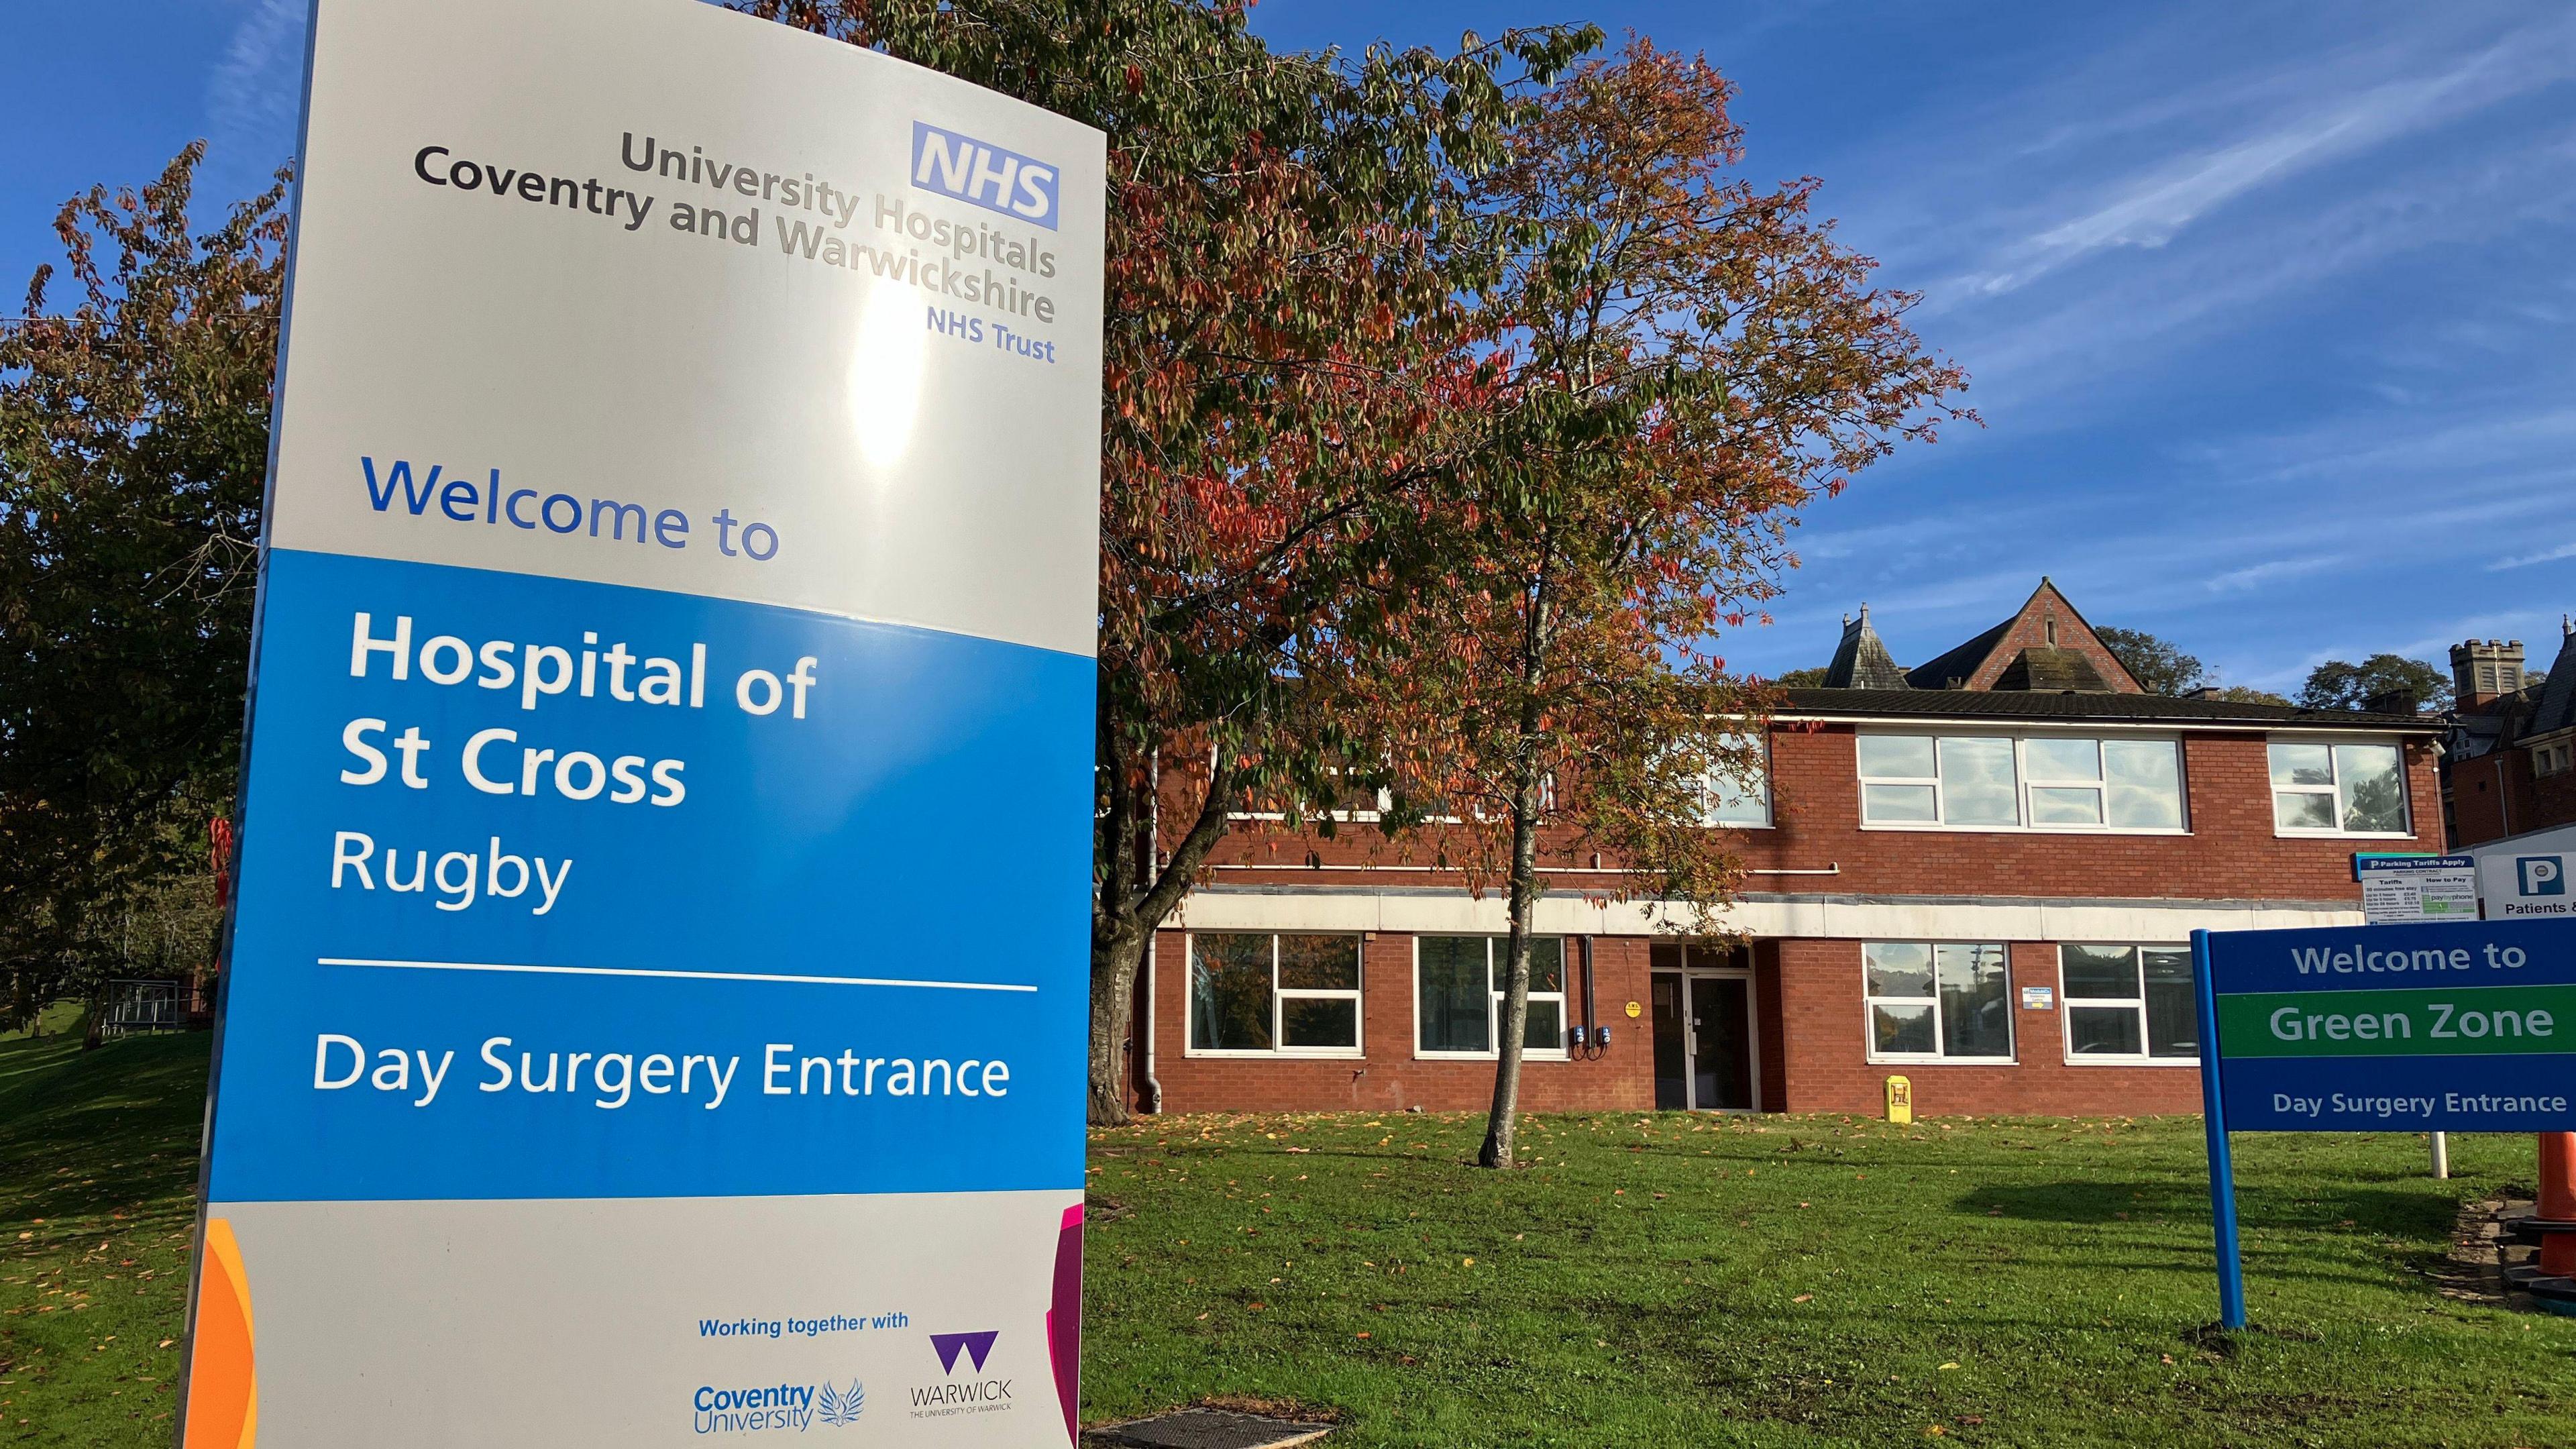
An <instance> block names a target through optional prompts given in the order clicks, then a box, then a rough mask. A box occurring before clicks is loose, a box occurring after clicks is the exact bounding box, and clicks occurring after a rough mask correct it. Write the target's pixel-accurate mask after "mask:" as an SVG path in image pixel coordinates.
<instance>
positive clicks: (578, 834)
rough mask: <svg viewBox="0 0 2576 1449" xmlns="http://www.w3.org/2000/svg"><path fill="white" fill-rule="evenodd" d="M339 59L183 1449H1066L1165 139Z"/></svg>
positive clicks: (277, 537)
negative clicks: (1100, 810) (1114, 489)
mask: <svg viewBox="0 0 2576 1449" xmlns="http://www.w3.org/2000/svg"><path fill="white" fill-rule="evenodd" d="M310 44H311V51H310V56H309V61H308V65H309V76H308V93H307V101H306V113H305V131H304V144H303V149H302V152H301V157H300V165H299V168H298V179H299V190H298V196H297V211H296V222H295V228H294V233H293V241H292V247H293V252H292V257H291V271H290V275H291V276H292V279H293V280H292V286H291V293H290V297H289V314H288V315H289V325H288V342H287V345H286V347H285V350H284V356H283V358H282V360H281V376H280V384H279V402H278V413H277V419H276V442H275V449H276V451H275V456H274V462H273V467H272V476H271V479H270V504H269V513H268V523H269V537H268V545H269V546H268V548H267V551H266V553H265V556H264V560H263V574H262V581H261V595H260V623H259V628H258V633H257V640H256V645H255V649H256V661H257V662H256V665H255V668H254V679H253V690H254V700H255V703H254V709H253V712H252V717H251V723H250V741H249V745H248V749H247V758H246V767H245V784H244V792H243V804H242V837H241V839H242V849H241V859H240V865H239V872H238V880H239V888H238V894H237V910H236V918H235V921H234V924H233V926H232V932H231V936H230V941H229V946H228V955H227V964H226V969H225V974H224V982H223V1001H222V1003H221V1031H220V1036H219V1042H220V1046H219V1049H218V1053H217V1060H216V1068H215V1081H214V1087H213V1093H214V1100H213V1105H212V1110H211V1112H210V1114H209V1128H208V1138H207V1154H206V1168H205V1174H206V1175H205V1184H204V1186H205V1191H204V1202H205V1207H204V1221H203V1225H202V1248H203V1250H202V1251H201V1252H200V1253H199V1254H198V1256H197V1264H198V1282H197V1285H196V1291H195V1293H194V1295H193V1298H192V1303H193V1305H194V1308H193V1315H192V1320H191V1342H190V1349H189V1360H188V1361H189V1366H190V1369H189V1379H188V1385H187V1398H186V1405H185V1412H184V1416H183V1425H184V1427H183V1431H182V1432H183V1435H184V1443H185V1444H186V1445H188V1446H190V1449H211V1446H221V1449H240V1446H245V1445H248V1444H250V1443H251V1442H253V1437H254V1435H255V1437H256V1441H257V1443H258V1444H259V1445H260V1446H261V1449H297V1446H321V1445H332V1446H337V1445H348V1444H367V1445H372V1446H433V1445H436V1446H450V1445H457V1444H495V1443H514V1444H558V1445H588V1444H600V1445H606V1444H616V1445H621V1446H623V1445H660V1444H671V1445H677V1444H684V1443H702V1442H707V1441H708V1440H709V1439H710V1438H711V1437H722V1436H727V1435H733V1434H742V1433H751V1434H757V1433H763V1432H769V1431H777V1430H786V1431H790V1432H793V1433H796V1434H798V1435H800V1436H801V1435H803V1434H805V1433H808V1432H811V1433H816V1434H822V1435H825V1436H827V1437H828V1436H830V1435H835V1434H840V1433H844V1432H850V1431H855V1432H851V1442H853V1443H857V1442H862V1439H861V1437H860V1436H862V1435H864V1442H868V1443H895V1444H923V1445H955V1446H983V1445H1032V1444H1054V1445H1063V1444H1066V1443H1068V1442H1069V1440H1070V1438H1071V1434H1072V1427H1073V1413H1074V1407H1073V1406H1074V1404H1075V1402H1076V1396H1077V1389H1076V1383H1075V1376H1076V1344H1077V1336H1078V1311H1079V1297H1080V1290H1079V1284H1080V1258H1079V1253H1080V1221H1081V1211H1082V1209H1081V1203H1082V1173H1083V1161H1082V1157H1083V1129H1082V1119H1083V1104H1084V1097H1085V1069H1084V1063H1085V1055H1086V1054H1085V1050H1084V1040H1085V1030H1086V1025H1087V1022H1088V1017H1089V1003H1088V989H1087V983H1088V959H1089V956H1088V929H1087V922H1088V909H1089V887H1090V860H1091V768H1092V745H1091V735H1092V718H1093V676H1094V668H1095V663H1094V657H1093V656H1094V637H1093V632H1094V626H1095V619H1096V601H1095V591H1096V579H1097V553H1096V539H1097V517H1098V499H1099V471H1098V470H1099V411H1100V400H1099V399H1100V316H1101V311H1100V309H1101V246H1102V221H1103V159H1104V152H1103V141H1102V138H1101V136H1100V135H1099V133H1097V132H1096V131H1092V130H1090V129H1088V128H1085V127H1081V126H1078V125H1075V124H1073V123H1071V122H1068V121H1065V120H1063V119H1062V118H1059V117H1056V116H1052V115H1049V114H1046V113H1045V112H1042V111H1039V110H1037V109H1035V108H1033V107H1029V106H1026V105H1023V104H1020V103H1018V102H1014V101H1011V100H1008V99H1006V98H1004V97H1000V96H997V95H994V94H992V93H989V92H986V91H982V90H978V89H976V88H974V87H972V86H968V85H966V84H964V83H962V82H959V81H956V80H954V79H952V78H949V77H946V76H941V75H938V74H935V73H933V72H930V71H926V70H922V69H920V68H917V67H913V66H909V65H905V64H902V63H900V62H897V61H894V60H891V59H888V58H886V57H884V56H880V55H876V54H872V53H870V52H867V51H865V50H862V49H859V48H857V47H854V46H849V45H844V44H840V43H837V42H833V41H829V40H825V39H822V38H819V37H816V36H812V35H807V34H803V33H800V32H797V31H794V30H791V29H789V28H787V27H784V26H780V25H775V24H771V23H769V22H766V21H762V20H758V19H755V18H753V17H750V16H746V15H742V14H737V13H732V12H728V11H725V10H721V9H718V8H716V7H713V6H708V5H704V4H699V3H695V0H548V3H546V4H543V5H530V4H526V3H523V0H440V3H438V4H435V5H431V4H397V3H385V0H321V3H320V4H319V5H318V6H317V7H316V9H315V11H314V29H313V33H312V39H311V42H310Z"/></svg>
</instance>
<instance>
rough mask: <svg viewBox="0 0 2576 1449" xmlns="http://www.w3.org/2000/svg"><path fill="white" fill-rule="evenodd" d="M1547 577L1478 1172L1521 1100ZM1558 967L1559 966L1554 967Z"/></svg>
mask: <svg viewBox="0 0 2576 1449" xmlns="http://www.w3.org/2000/svg"><path fill="white" fill-rule="evenodd" d="M1545 579H1546V572H1545V569H1544V566H1542V569H1541V572H1540V582H1539V584H1538V585H1537V587H1535V588H1533V589H1532V591H1531V596H1530V601H1529V612H1528V614H1527V616H1526V617H1527V619H1528V621H1529V622H1528V623H1527V625H1526V626H1524V629H1523V632H1522V635H1521V678H1520V685H1521V699H1520V706H1521V707H1520V718H1519V720H1518V721H1516V723H1515V730H1516V733H1517V738H1516V739H1515V740H1514V741H1513V758H1512V879H1511V934H1510V935H1509V936H1508V937H1507V938H1506V940H1505V945H1504V952H1503V956H1504V960H1505V963H1506V967H1505V972H1504V977H1503V1019H1502V1023H1501V1025H1500V1026H1499V1027H1498V1028H1497V1030H1499V1032H1500V1033H1501V1035H1502V1040H1500V1041H1498V1042H1496V1043H1494V1107H1493V1111H1492V1112H1491V1113H1490V1114H1488V1115H1487V1117H1486V1119H1485V1145H1484V1147H1483V1149H1482V1150H1480V1151H1479V1152H1477V1154H1476V1165H1477V1166H1479V1167H1509V1166H1511V1165H1512V1136H1513V1129H1514V1127H1515V1126H1516V1125H1517V1123H1518V1117H1517V1114H1518V1112H1519V1111H1520V1100H1521V1049H1522V1038H1523V1036H1525V1035H1526V1034H1527V1033H1528V1031H1529V987H1530V917H1531V916H1532V915H1533V914H1534V913H1535V909H1536V907H1537V905H1538V823H1539V816H1540V813H1541V811H1540V803H1541V802H1540V797H1541V795H1542V793H1543V792H1544V790H1545V787H1546V773H1545V770H1544V769H1543V761H1542V759H1541V755H1540V750H1539V743H1540V741H1539V734H1540V723H1541V720H1542V719H1543V716H1542V714H1541V713H1540V709H1539V685H1540V684H1541V682H1542V681H1543V680H1544V679H1545V677H1546V675H1545V670H1544V664H1545V661H1546V658H1547V637H1548V607H1547V601H1548V595H1547V589H1546V583H1545ZM1559 969H1560V970H1561V969H1563V968H1562V967H1560V968H1559Z"/></svg>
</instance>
